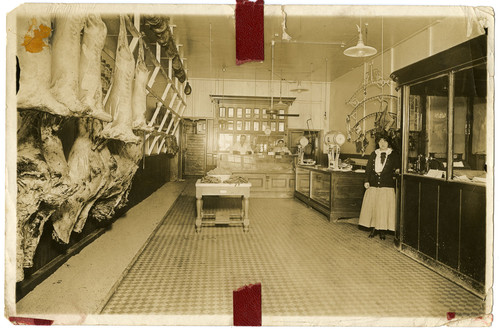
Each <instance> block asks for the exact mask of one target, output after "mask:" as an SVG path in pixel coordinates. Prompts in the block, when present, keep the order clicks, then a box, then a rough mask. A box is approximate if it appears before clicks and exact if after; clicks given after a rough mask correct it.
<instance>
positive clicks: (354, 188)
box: [333, 184, 365, 199]
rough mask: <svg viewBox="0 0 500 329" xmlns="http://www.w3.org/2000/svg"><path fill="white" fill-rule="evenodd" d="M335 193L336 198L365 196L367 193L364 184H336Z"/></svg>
mask: <svg viewBox="0 0 500 329" xmlns="http://www.w3.org/2000/svg"><path fill="white" fill-rule="evenodd" d="M333 193H334V195H335V199H346V198H347V199H348V198H363V196H364V195H365V188H364V187H363V185H361V186H360V185H337V184H335V187H334V191H333Z"/></svg>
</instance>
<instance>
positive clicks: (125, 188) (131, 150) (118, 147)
mask: <svg viewBox="0 0 500 329" xmlns="http://www.w3.org/2000/svg"><path fill="white" fill-rule="evenodd" d="M108 146H109V148H110V151H111V154H112V156H113V158H114V160H115V161H116V170H114V171H112V172H111V180H110V181H111V184H110V185H109V186H107V189H106V191H105V192H104V193H103V194H102V195H101V196H100V198H99V200H97V201H96V202H95V204H94V207H93V208H92V209H91V211H90V214H91V216H92V217H93V218H95V219H97V220H98V221H105V220H109V219H111V218H112V217H113V216H114V214H115V211H116V210H118V209H119V208H121V207H123V206H124V205H125V204H126V202H127V195H128V192H129V190H130V188H131V184H132V178H133V177H134V175H135V172H136V171H137V168H138V163H139V160H140V159H141V156H142V145H140V144H133V143H129V144H124V143H121V142H119V141H110V142H108Z"/></svg>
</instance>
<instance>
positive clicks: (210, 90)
mask: <svg viewBox="0 0 500 329" xmlns="http://www.w3.org/2000/svg"><path fill="white" fill-rule="evenodd" d="M189 83H190V85H191V86H192V87H193V92H192V94H191V95H190V96H189V97H188V99H187V104H188V106H187V108H186V111H185V113H184V116H186V117H192V118H213V117H214V112H213V111H214V107H213V105H212V103H211V100H210V96H209V95H211V94H212V95H222V94H224V95H238V96H265V97H270V96H271V82H270V81H269V80H227V79H225V80H224V82H222V80H221V79H219V80H214V79H190V80H189ZM301 85H302V87H304V88H307V89H309V91H306V92H301V93H294V92H291V91H290V89H293V88H295V87H296V86H297V84H296V83H288V82H283V83H282V86H281V87H282V96H283V97H296V99H295V101H294V102H293V104H292V106H291V107H290V108H289V113H298V114H299V115H300V116H299V117H289V118H288V127H289V128H293V129H305V128H310V129H323V130H327V129H328V127H329V119H328V117H329V111H328V104H329V103H330V83H324V82H311V81H302V82H301ZM272 87H273V88H272V89H273V93H272V95H273V97H274V98H275V101H276V103H277V102H279V97H280V83H279V81H274V82H273V85H272ZM308 124H309V127H308Z"/></svg>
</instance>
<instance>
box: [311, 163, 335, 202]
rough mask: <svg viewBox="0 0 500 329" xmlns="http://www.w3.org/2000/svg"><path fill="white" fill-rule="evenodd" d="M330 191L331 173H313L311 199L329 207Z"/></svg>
mask: <svg viewBox="0 0 500 329" xmlns="http://www.w3.org/2000/svg"><path fill="white" fill-rule="evenodd" d="M330 191H331V186H330V173H329V172H319V171H311V199H313V200H314V201H316V202H318V203H320V204H322V205H324V206H325V207H329V206H330Z"/></svg>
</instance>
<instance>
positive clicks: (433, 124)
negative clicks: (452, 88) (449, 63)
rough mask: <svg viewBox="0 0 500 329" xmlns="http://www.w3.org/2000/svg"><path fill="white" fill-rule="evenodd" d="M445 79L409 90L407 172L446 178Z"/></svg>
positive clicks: (413, 86)
mask: <svg viewBox="0 0 500 329" xmlns="http://www.w3.org/2000/svg"><path fill="white" fill-rule="evenodd" d="M448 80H449V79H448V76H447V75H445V76H441V77H438V78H434V79H430V80H427V81H424V82H421V83H417V84H414V85H411V86H409V87H408V88H407V89H406V90H407V97H408V99H407V104H408V107H407V113H406V115H407V122H408V152H407V155H406V159H405V161H406V172H407V173H414V174H420V175H426V176H431V177H434V178H446V159H447V149H448V102H449V96H448Z"/></svg>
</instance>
